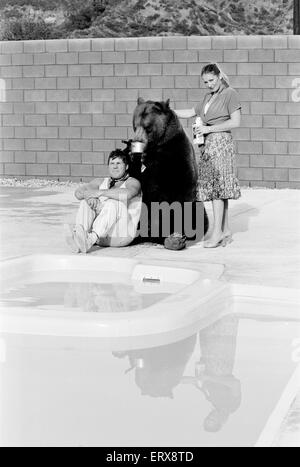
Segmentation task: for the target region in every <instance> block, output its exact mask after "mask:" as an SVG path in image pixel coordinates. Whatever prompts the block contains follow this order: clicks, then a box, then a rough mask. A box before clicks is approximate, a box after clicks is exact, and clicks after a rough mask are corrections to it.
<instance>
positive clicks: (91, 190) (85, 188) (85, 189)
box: [75, 178, 103, 201]
mask: <svg viewBox="0 0 300 467" xmlns="http://www.w3.org/2000/svg"><path fill="white" fill-rule="evenodd" d="M102 181H103V180H102V179H101V178H95V179H94V180H92V181H91V182H89V183H86V184H84V185H81V186H80V187H79V188H77V190H76V191H75V197H76V198H77V199H78V200H80V201H81V200H82V199H89V198H98V196H100V195H97V192H99V186H100V184H101V183H102Z"/></svg>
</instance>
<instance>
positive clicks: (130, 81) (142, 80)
mask: <svg viewBox="0 0 300 467" xmlns="http://www.w3.org/2000/svg"><path fill="white" fill-rule="evenodd" d="M151 79H153V77H152V78H151ZM149 87H150V77H149V76H137V77H133V76H131V77H128V78H127V88H129V89H144V88H146V89H147V88H149Z"/></svg>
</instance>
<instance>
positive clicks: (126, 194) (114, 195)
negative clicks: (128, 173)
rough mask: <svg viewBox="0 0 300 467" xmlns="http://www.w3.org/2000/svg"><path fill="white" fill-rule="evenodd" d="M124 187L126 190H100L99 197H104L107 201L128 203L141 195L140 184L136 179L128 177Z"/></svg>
mask: <svg viewBox="0 0 300 467" xmlns="http://www.w3.org/2000/svg"><path fill="white" fill-rule="evenodd" d="M125 186H126V188H111V189H109V190H100V191H99V193H100V194H99V196H106V197H107V198H109V199H115V200H117V201H123V202H128V201H130V200H131V199H132V198H134V197H135V196H138V195H139V194H140V193H141V184H140V182H139V181H138V180H137V179H136V178H133V177H130V178H129V179H128V180H127V181H126V183H125Z"/></svg>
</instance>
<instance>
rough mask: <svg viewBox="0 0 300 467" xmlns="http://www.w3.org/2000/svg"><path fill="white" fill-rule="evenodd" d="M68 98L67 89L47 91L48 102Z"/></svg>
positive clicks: (66, 99)
mask: <svg viewBox="0 0 300 467" xmlns="http://www.w3.org/2000/svg"><path fill="white" fill-rule="evenodd" d="M68 100H69V93H68V91H67V90H64V89H60V90H50V91H47V101H48V102H67V101H68Z"/></svg>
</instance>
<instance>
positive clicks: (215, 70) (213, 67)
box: [201, 63, 230, 86]
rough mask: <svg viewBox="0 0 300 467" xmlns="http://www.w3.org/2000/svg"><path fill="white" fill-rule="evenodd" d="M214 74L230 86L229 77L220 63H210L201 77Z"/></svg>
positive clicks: (203, 69) (204, 68)
mask: <svg viewBox="0 0 300 467" xmlns="http://www.w3.org/2000/svg"><path fill="white" fill-rule="evenodd" d="M207 73H212V74H213V75H217V76H219V78H220V79H221V80H222V81H223V83H224V84H225V85H227V86H229V85H230V82H229V78H228V76H227V75H226V74H225V73H224V71H223V70H222V68H221V67H220V65H219V64H218V63H209V64H208V65H205V66H204V67H203V68H202V71H201V76H203V75H205V74H207Z"/></svg>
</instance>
